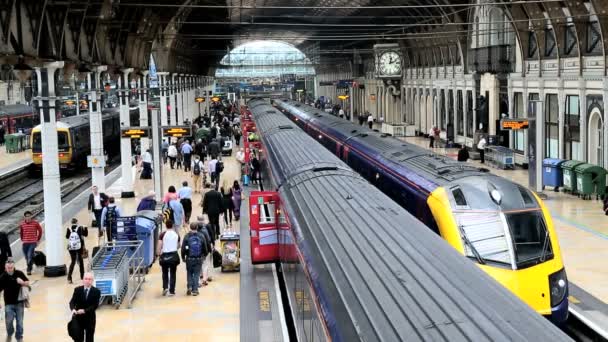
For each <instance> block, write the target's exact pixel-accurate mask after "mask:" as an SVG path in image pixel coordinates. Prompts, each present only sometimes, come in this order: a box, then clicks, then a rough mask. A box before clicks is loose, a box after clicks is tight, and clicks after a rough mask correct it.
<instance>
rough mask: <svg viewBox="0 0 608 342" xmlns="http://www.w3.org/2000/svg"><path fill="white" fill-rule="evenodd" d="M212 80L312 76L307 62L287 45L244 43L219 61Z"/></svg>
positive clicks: (279, 42)
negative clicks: (295, 75) (292, 75)
mask: <svg viewBox="0 0 608 342" xmlns="http://www.w3.org/2000/svg"><path fill="white" fill-rule="evenodd" d="M220 64H221V65H222V67H220V68H218V69H217V71H216V73H215V76H216V77H238V76H241V77H268V76H279V75H281V74H297V75H314V73H315V71H314V68H313V66H312V63H311V61H310V59H309V58H307V57H306V55H304V53H302V51H300V50H298V49H297V48H296V47H294V46H293V45H291V44H289V43H285V42H281V41H275V40H257V41H252V42H247V43H244V44H241V45H239V46H238V47H236V48H234V49H232V50H231V51H230V52H229V53H228V54H227V55H225V56H224V58H222V60H221V61H220Z"/></svg>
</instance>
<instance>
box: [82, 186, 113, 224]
mask: <svg viewBox="0 0 608 342" xmlns="http://www.w3.org/2000/svg"><path fill="white" fill-rule="evenodd" d="M106 205H108V196H107V195H106V194H104V193H103V192H101V193H100V192H99V189H98V188H97V186H95V185H94V186H93V188H91V194H90V195H89V202H88V205H87V207H88V209H89V212H93V215H95V222H96V224H95V225H91V227H99V223H100V222H101V211H102V210H103V207H105V206H106Z"/></svg>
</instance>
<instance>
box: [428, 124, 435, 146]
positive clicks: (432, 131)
mask: <svg viewBox="0 0 608 342" xmlns="http://www.w3.org/2000/svg"><path fill="white" fill-rule="evenodd" d="M429 147H430V148H433V147H435V127H431V129H430V130H429Z"/></svg>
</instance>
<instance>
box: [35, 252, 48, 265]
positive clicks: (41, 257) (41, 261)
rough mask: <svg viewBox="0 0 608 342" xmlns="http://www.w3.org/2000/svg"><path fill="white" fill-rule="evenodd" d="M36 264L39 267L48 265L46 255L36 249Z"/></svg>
mask: <svg viewBox="0 0 608 342" xmlns="http://www.w3.org/2000/svg"><path fill="white" fill-rule="evenodd" d="M34 265H36V266H37V267H44V266H46V255H45V254H44V253H42V252H41V251H34Z"/></svg>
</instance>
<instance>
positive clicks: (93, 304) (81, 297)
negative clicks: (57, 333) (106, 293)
mask: <svg viewBox="0 0 608 342" xmlns="http://www.w3.org/2000/svg"><path fill="white" fill-rule="evenodd" d="M93 281H94V276H93V273H91V272H87V273H85V274H84V277H83V278H82V286H78V287H76V288H75V289H74V293H73V294H72V299H70V310H72V319H73V320H75V321H76V322H77V324H76V330H77V331H75V332H74V333H76V336H72V339H73V340H74V341H76V342H81V341H86V342H93V341H94V340H95V326H96V325H97V315H96V314H95V311H97V307H98V306H99V300H100V298H101V291H99V289H98V288H96V287H95V286H93ZM78 330H79V331H78Z"/></svg>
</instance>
